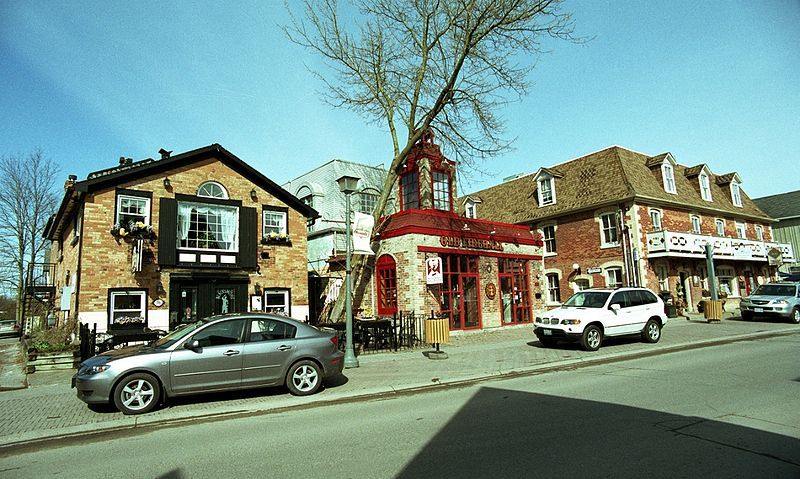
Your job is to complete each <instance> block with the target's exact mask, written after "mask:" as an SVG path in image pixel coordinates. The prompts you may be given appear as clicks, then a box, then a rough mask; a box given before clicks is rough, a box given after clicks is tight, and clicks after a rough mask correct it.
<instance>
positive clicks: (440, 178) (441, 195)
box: [433, 171, 450, 211]
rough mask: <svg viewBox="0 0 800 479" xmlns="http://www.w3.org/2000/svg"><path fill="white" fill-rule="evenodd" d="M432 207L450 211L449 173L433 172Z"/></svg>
mask: <svg viewBox="0 0 800 479" xmlns="http://www.w3.org/2000/svg"><path fill="white" fill-rule="evenodd" d="M433 207H434V208H435V209H437V210H443V211H450V175H448V174H446V173H442V172H441V171H434V172H433Z"/></svg>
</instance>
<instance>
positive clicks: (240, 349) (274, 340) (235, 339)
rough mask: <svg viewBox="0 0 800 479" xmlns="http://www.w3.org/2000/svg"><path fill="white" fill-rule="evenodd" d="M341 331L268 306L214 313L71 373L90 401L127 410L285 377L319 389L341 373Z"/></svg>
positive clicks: (293, 388)
mask: <svg viewBox="0 0 800 479" xmlns="http://www.w3.org/2000/svg"><path fill="white" fill-rule="evenodd" d="M343 357H344V354H343V353H342V352H341V351H339V348H338V339H337V336H336V335H335V334H334V333H332V332H325V331H322V330H319V329H317V328H315V327H314V326H310V325H308V324H305V323H302V322H300V321H296V320H294V319H291V318H288V317H285V316H278V315H274V314H265V313H235V314H226V315H220V316H212V317H210V318H207V319H202V320H200V321H197V322H195V323H191V324H188V325H186V326H184V327H182V328H180V329H177V330H175V331H173V332H172V333H170V334H168V335H166V336H164V337H163V338H161V339H158V340H156V341H153V342H152V343H150V344H147V345H140V346H129V347H125V348H122V349H114V350H111V351H106V352H104V353H101V354H98V355H97V356H94V357H92V358H89V359H87V360H86V361H84V362H82V363H81V364H80V366H79V367H78V372H77V374H75V376H74V377H73V378H72V385H73V387H75V388H77V394H78V398H79V399H80V400H82V401H84V402H86V403H87V404H108V403H112V404H114V405H115V406H116V407H117V409H119V410H120V411H122V412H123V413H125V414H142V413H146V412H149V411H152V410H153V409H154V408H155V407H156V406H157V405H158V404H159V403H160V402H161V400H162V399H166V398H170V397H175V396H184V395H189V394H197V393H207V392H216V391H226V390H235V389H248V388H260V387H265V386H278V385H282V384H285V385H286V387H287V388H288V389H289V392H291V393H292V394H294V395H298V396H305V395H308V394H314V393H315V392H317V391H318V390H319V388H320V386H321V385H322V382H323V379H324V378H328V377H331V376H335V375H338V374H341V372H342V368H343V366H344V361H343Z"/></svg>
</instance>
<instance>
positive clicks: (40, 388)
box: [0, 313, 800, 449]
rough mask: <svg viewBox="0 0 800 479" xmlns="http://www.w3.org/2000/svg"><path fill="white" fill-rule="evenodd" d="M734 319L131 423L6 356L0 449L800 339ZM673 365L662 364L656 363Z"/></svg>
mask: <svg viewBox="0 0 800 479" xmlns="http://www.w3.org/2000/svg"><path fill="white" fill-rule="evenodd" d="M725 318H726V319H724V320H723V321H721V322H717V323H710V324H709V323H707V322H706V321H705V320H703V319H702V316H698V315H692V316H691V317H690V319H689V320H687V319H686V318H684V317H679V318H675V319H673V320H671V321H670V322H669V323H668V324H667V325H666V327H665V328H664V331H663V335H662V338H661V341H660V342H659V343H657V344H645V343H642V342H640V341H637V340H635V339H610V340H607V341H606V342H604V344H603V346H602V347H601V348H600V350H599V351H597V352H593V353H592V352H586V351H582V350H580V349H579V347H578V346H577V345H571V344H563V343H562V344H559V346H557V347H555V348H549V349H548V348H543V347H542V346H541V345H540V344H539V343H538V341H536V337H535V336H534V335H533V332H532V329H533V327H532V325H522V326H513V327H507V328H502V329H500V330H495V331H487V332H479V333H472V334H462V335H457V336H453V337H451V342H450V344H445V345H442V348H441V349H442V350H443V351H445V352H446V353H447V354H448V356H449V359H445V360H430V359H427V358H426V357H425V356H424V355H423V352H425V351H429V350H430V348H423V349H417V350H412V351H401V352H396V353H395V352H387V353H379V354H366V355H362V356H359V362H360V367H359V368H354V369H346V370H345V373H344V377H343V378H340V379H339V380H337V381H335V382H334V383H332V384H328V385H327V386H326V388H325V389H324V390H322V391H321V392H320V393H318V394H316V395H313V396H308V397H295V396H291V395H290V394H289V393H288V392H286V391H285V388H271V389H260V390H255V391H247V392H235V393H225V394H211V395H201V396H193V397H190V398H178V399H175V400H171V401H169V403H168V404H167V405H166V406H165V407H163V408H161V409H159V410H156V411H154V412H152V413H150V414H144V415H141V416H125V415H123V414H121V413H119V412H117V411H115V410H113V409H111V408H103V409H100V410H97V411H99V412H96V411H93V410H92V409H89V408H88V407H87V406H86V404H84V403H83V402H81V401H80V400H78V399H77V397H75V392H74V390H72V389H71V388H70V378H71V376H72V374H73V371H52V372H37V373H34V374H31V375H29V376H28V377H27V387H24V375H23V374H22V367H21V366H20V365H18V364H16V365H15V364H8V363H7V362H6V361H7V358H8V354H7V353H6V354H5V355H0V361H2V365H0V366H2V370H1V371H0V387H8V386H10V385H14V384H16V385H17V386H18V387H24V388H23V389H16V390H3V391H2V392H0V449H2V448H4V447H8V446H14V445H21V444H24V443H30V442H35V441H38V440H43V439H48V438H57V437H63V436H72V435H82V434H87V433H92V432H99V431H108V430H114V429H120V428H123V429H126V428H133V427H142V426H147V425H151V426H152V425H156V424H164V423H166V424H169V423H182V422H185V421H188V420H201V419H208V418H214V417H223V416H231V417H233V416H237V415H247V414H259V413H263V412H265V411H271V410H276V409H286V408H295V407H304V406H309V405H314V404H323V403H328V402H337V401H346V400H357V399H369V398H376V397H380V396H389V395H395V394H397V393H399V392H403V391H414V390H419V389H422V388H430V387H437V386H440V385H447V384H449V385H453V384H458V383H469V382H474V381H479V380H486V379H491V378H497V377H500V376H504V375H514V374H526V373H534V372H537V371H548V370H555V369H560V368H568V367H575V366H577V365H587V364H593V363H598V362H604V361H610V360H622V359H625V358H631V357H636V356H641V355H652V354H654V353H657V354H658V353H666V352H669V351H676V350H682V349H687V348H691V347H698V346H701V345H712V344H714V343H719V342H726V341H735V340H744V339H750V338H759V337H766V336H771V335H781V334H798V333H800V327H799V326H797V325H792V324H788V323H779V322H767V321H764V322H745V321H742V320H740V319H739V318H738V317H731V315H730V313H727V314H726V315H725ZM4 346H6V347H7V344H5V343H4ZM668 358H669V357H668V356H661V357H654V358H653V361H664V360H668ZM15 368H18V369H15ZM14 371H18V372H17V373H14ZM15 375H16V379H13V377H14V376H15ZM0 390H2V389H0Z"/></svg>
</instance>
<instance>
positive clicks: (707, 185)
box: [684, 163, 714, 201]
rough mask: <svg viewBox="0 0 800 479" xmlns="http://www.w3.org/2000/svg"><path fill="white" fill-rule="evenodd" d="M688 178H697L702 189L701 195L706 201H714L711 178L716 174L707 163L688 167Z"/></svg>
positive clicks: (686, 172) (686, 174) (686, 173)
mask: <svg viewBox="0 0 800 479" xmlns="http://www.w3.org/2000/svg"><path fill="white" fill-rule="evenodd" d="M684 176H686V178H688V179H690V180H693V179H695V178H696V179H697V186H698V188H699V189H700V197H701V198H703V199H704V200H705V201H714V199H713V197H712V195H711V178H712V177H713V176H714V175H713V173H711V170H710V169H709V168H708V166H707V165H706V164H705V163H702V164H699V165H697V166H693V167H691V168H687V169H686V171H685V172H684Z"/></svg>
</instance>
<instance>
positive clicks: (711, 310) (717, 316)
mask: <svg viewBox="0 0 800 479" xmlns="http://www.w3.org/2000/svg"><path fill="white" fill-rule="evenodd" d="M704 303H705V304H704V305H703V316H704V317H705V318H706V320H707V321H709V322H711V321H720V320H721V319H722V300H719V299H717V300H713V299H707V300H705V301H704Z"/></svg>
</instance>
